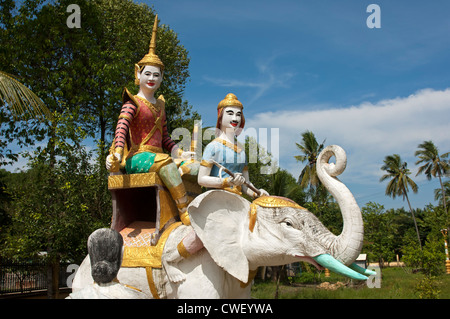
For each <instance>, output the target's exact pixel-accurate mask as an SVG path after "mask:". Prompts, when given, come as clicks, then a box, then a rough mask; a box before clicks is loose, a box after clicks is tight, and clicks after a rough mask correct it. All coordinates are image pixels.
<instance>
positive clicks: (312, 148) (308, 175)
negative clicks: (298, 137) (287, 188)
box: [294, 131, 325, 188]
mask: <svg viewBox="0 0 450 319" xmlns="http://www.w3.org/2000/svg"><path fill="white" fill-rule="evenodd" d="M324 143H325V140H323V142H322V144H319V143H317V140H316V137H315V136H314V133H313V132H311V131H306V132H304V133H302V142H301V144H298V143H295V145H297V148H298V149H299V150H300V151H301V152H302V154H301V155H297V156H294V157H295V159H296V160H297V161H299V162H302V163H303V162H307V165H306V166H305V168H303V170H302V172H301V173H300V176H299V178H298V180H299V182H300V186H302V187H303V188H306V187H307V186H308V184H309V185H310V187H317V186H318V185H319V184H320V181H319V178H318V177H317V173H316V161H317V157H318V156H319V153H320V152H321V151H322V149H323V147H324Z"/></svg>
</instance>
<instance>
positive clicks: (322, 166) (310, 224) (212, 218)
mask: <svg viewBox="0 0 450 319" xmlns="http://www.w3.org/2000/svg"><path fill="white" fill-rule="evenodd" d="M333 155H334V156H335V157H336V164H329V163H328V160H329V159H330V158H331V156H333ZM345 165H346V156H345V152H344V151H343V150H342V148H340V147H339V146H335V145H333V146H329V147H327V148H325V149H324V150H323V151H322V152H321V154H320V155H319V157H318V162H317V174H318V176H319V178H320V180H321V181H322V183H323V184H324V186H325V187H326V188H327V189H328V190H329V191H330V193H331V194H332V195H333V196H334V197H335V199H336V200H337V202H338V204H339V207H340V209H341V211H342V215H343V220H344V226H343V230H342V233H341V234H340V235H338V236H336V235H334V234H333V233H331V232H330V231H329V230H328V229H327V228H326V227H325V226H324V225H323V224H322V223H321V222H320V221H319V220H318V218H317V217H316V216H315V215H313V214H312V213H310V212H309V211H308V210H306V209H305V208H302V207H300V206H299V205H297V204H296V203H294V202H293V201H291V200H289V199H286V198H282V197H276V196H264V197H260V198H258V199H257V200H255V201H254V202H253V203H250V202H249V201H247V200H246V199H244V198H242V197H241V196H239V195H236V194H233V193H229V192H227V191H223V190H211V191H208V192H205V193H203V194H201V195H200V196H198V197H197V198H196V199H195V200H194V201H193V202H192V203H191V204H190V206H189V209H188V211H189V215H190V218H191V224H192V227H193V228H194V230H195V231H196V233H197V235H198V236H199V237H200V239H201V240H202V241H203V244H204V246H205V248H206V249H207V250H208V252H209V254H210V255H211V257H212V258H213V260H214V261H215V262H216V263H217V264H218V265H219V266H220V267H222V268H223V269H224V270H225V271H227V272H228V273H229V274H231V275H232V276H234V277H235V278H237V279H239V280H240V281H242V282H247V281H248V274H249V271H251V270H255V269H256V268H257V267H259V266H274V265H283V264H288V263H292V262H298V261H306V262H309V263H312V264H314V265H316V266H317V267H319V265H321V266H323V267H326V268H328V269H330V270H331V271H334V272H336V273H340V274H343V275H346V276H348V277H350V278H354V279H360V280H364V279H367V277H366V276H364V275H369V274H374V273H373V272H372V271H370V270H366V269H363V268H360V267H358V266H356V265H355V264H354V263H353V262H354V261H355V260H356V258H357V256H358V255H359V253H360V251H361V247H362V241H363V222H362V217H361V212H360V210H359V207H358V205H357V204H356V201H355V199H354V198H353V195H352V194H351V193H350V191H349V190H348V189H347V187H346V186H345V185H344V184H342V183H341V182H340V181H339V180H338V179H337V178H336V176H337V175H339V174H340V173H342V171H343V170H344V169H345ZM346 265H350V267H347V266H346Z"/></svg>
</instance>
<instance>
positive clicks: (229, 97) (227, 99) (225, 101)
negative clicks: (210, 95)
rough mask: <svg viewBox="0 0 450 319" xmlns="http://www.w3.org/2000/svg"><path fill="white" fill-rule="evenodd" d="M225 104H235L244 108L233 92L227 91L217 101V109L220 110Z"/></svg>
mask: <svg viewBox="0 0 450 319" xmlns="http://www.w3.org/2000/svg"><path fill="white" fill-rule="evenodd" d="M227 106H237V107H240V108H241V109H243V108H244V106H243V105H242V103H241V102H240V101H239V100H238V98H237V97H236V95H234V94H233V93H228V94H227V96H225V98H224V99H223V100H222V101H220V102H219V105H217V109H218V110H220V109H223V108H224V107H227Z"/></svg>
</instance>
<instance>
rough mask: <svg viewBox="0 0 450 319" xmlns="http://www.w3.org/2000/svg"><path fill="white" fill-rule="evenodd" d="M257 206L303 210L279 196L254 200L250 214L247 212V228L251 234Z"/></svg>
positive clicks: (289, 200)
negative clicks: (248, 219) (248, 220)
mask: <svg viewBox="0 0 450 319" xmlns="http://www.w3.org/2000/svg"><path fill="white" fill-rule="evenodd" d="M257 206H261V207H292V208H300V209H304V208H303V207H302V206H300V205H298V204H297V203H296V202H294V201H293V200H291V199H289V198H286V197H280V196H261V197H258V198H257V199H255V200H254V201H253V202H252V203H251V204H250V212H249V215H250V216H249V218H250V223H249V225H248V228H249V229H250V231H251V232H253V228H254V227H255V223H256V209H257Z"/></svg>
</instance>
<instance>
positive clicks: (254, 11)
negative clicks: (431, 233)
mask: <svg viewBox="0 0 450 319" xmlns="http://www.w3.org/2000/svg"><path fill="white" fill-rule="evenodd" d="M135 1H136V2H143V3H145V4H147V5H149V6H153V8H154V10H155V11H156V13H157V14H158V15H159V19H160V23H162V24H166V25H168V26H169V27H170V28H171V29H173V30H174V31H175V32H176V33H177V34H178V37H179V40H180V43H181V44H182V45H184V47H185V48H186V49H187V50H188V52H189V55H190V58H191V63H190V67H189V70H190V75H191V77H190V82H189V83H188V85H187V86H186V90H185V95H184V98H185V99H186V100H187V101H188V102H189V104H191V105H192V106H193V108H194V109H195V110H196V111H198V112H199V113H200V114H201V116H202V119H203V126H214V125H215V122H216V107H217V104H218V102H219V101H220V100H221V99H223V98H224V97H225V95H226V94H227V93H229V92H232V93H234V94H236V95H237V97H238V98H239V100H240V101H241V102H242V103H243V104H244V113H245V118H246V131H244V132H247V133H248V134H250V133H251V132H257V133H258V134H257V135H256V137H257V138H258V139H259V142H260V143H264V140H263V139H262V138H263V137H264V136H263V134H262V133H263V132H269V134H268V138H267V143H265V144H264V145H267V146H268V150H269V151H270V152H272V153H273V154H276V158H277V159H278V160H279V164H280V167H281V168H283V169H287V170H288V171H289V172H291V173H292V174H293V175H294V176H295V177H298V175H299V174H300V172H301V170H302V169H303V167H304V164H302V163H298V162H296V160H295V159H294V156H295V155H298V154H299V151H298V150H297V149H296V146H295V143H296V142H300V140H301V133H302V132H304V131H306V130H310V131H312V132H314V133H315V135H316V138H317V140H318V141H319V142H321V141H323V140H324V139H326V145H330V144H338V145H340V146H341V147H343V148H344V149H345V151H346V152H347V161H348V163H347V169H346V171H345V172H344V173H343V174H342V175H341V176H340V177H339V179H341V180H342V181H343V182H344V183H345V184H346V185H347V186H348V187H349V189H350V190H351V191H352V193H353V194H354V196H355V198H356V200H357V201H358V203H359V205H360V206H364V205H365V204H366V203H367V202H369V201H374V202H378V203H380V204H383V205H384V206H385V208H398V207H402V206H405V207H406V202H403V201H402V199H401V198H397V199H395V200H394V199H391V198H389V197H386V196H385V195H384V193H385V188H386V184H387V182H385V183H380V182H379V179H380V177H381V176H382V174H383V172H382V171H381V170H380V167H381V166H382V165H383V159H384V158H385V156H386V155H392V154H394V153H398V154H400V156H401V157H402V159H403V161H406V162H407V163H408V168H409V169H410V170H411V171H412V174H411V177H412V178H413V179H414V180H415V181H416V183H417V184H418V185H419V193H418V194H412V193H411V194H410V200H411V204H412V206H413V207H420V208H423V207H424V206H425V205H427V204H428V203H433V204H435V201H434V194H433V191H434V189H435V188H438V187H439V182H438V180H437V179H434V180H433V181H431V182H430V181H427V180H426V178H425V177H424V176H423V175H419V176H418V177H415V175H416V172H417V166H416V165H415V162H416V158H415V157H414V152H415V151H416V149H417V145H418V144H420V143H422V142H423V141H425V140H432V141H433V142H434V143H435V144H436V145H437V146H438V148H439V150H440V152H441V153H445V152H448V151H450V135H449V127H450V126H449V124H450V72H449V70H450V65H449V64H450V37H449V33H450V18H449V12H450V2H449V1H448V0H433V1H424V0H420V1H414V0H413V1H406V0H396V1H392V0H370V1H360V0H358V1H357V0H340V1H332V0H316V1H314V0H309V1H306V0H290V1H288V0H278V1H266V0H259V1H255V0H252V1H249V0H241V1H235V0H228V1H217V0H152V1H149V0H145V1H138V0H135ZM75 2H76V1H75ZM370 4H377V5H379V7H380V18H381V28H372V29H371V28H368V26H367V23H366V20H367V18H368V17H369V16H370V15H371V12H366V10H367V7H368V6H369V5H370ZM143 22H144V23H145V21H143ZM149 23H151V22H149ZM276 132H277V133H278V134H272V133H276ZM243 135H245V134H243ZM272 146H273V147H272ZM21 166H23V161H21V162H19V163H17V164H16V165H14V167H12V169H14V168H17V167H21Z"/></svg>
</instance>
